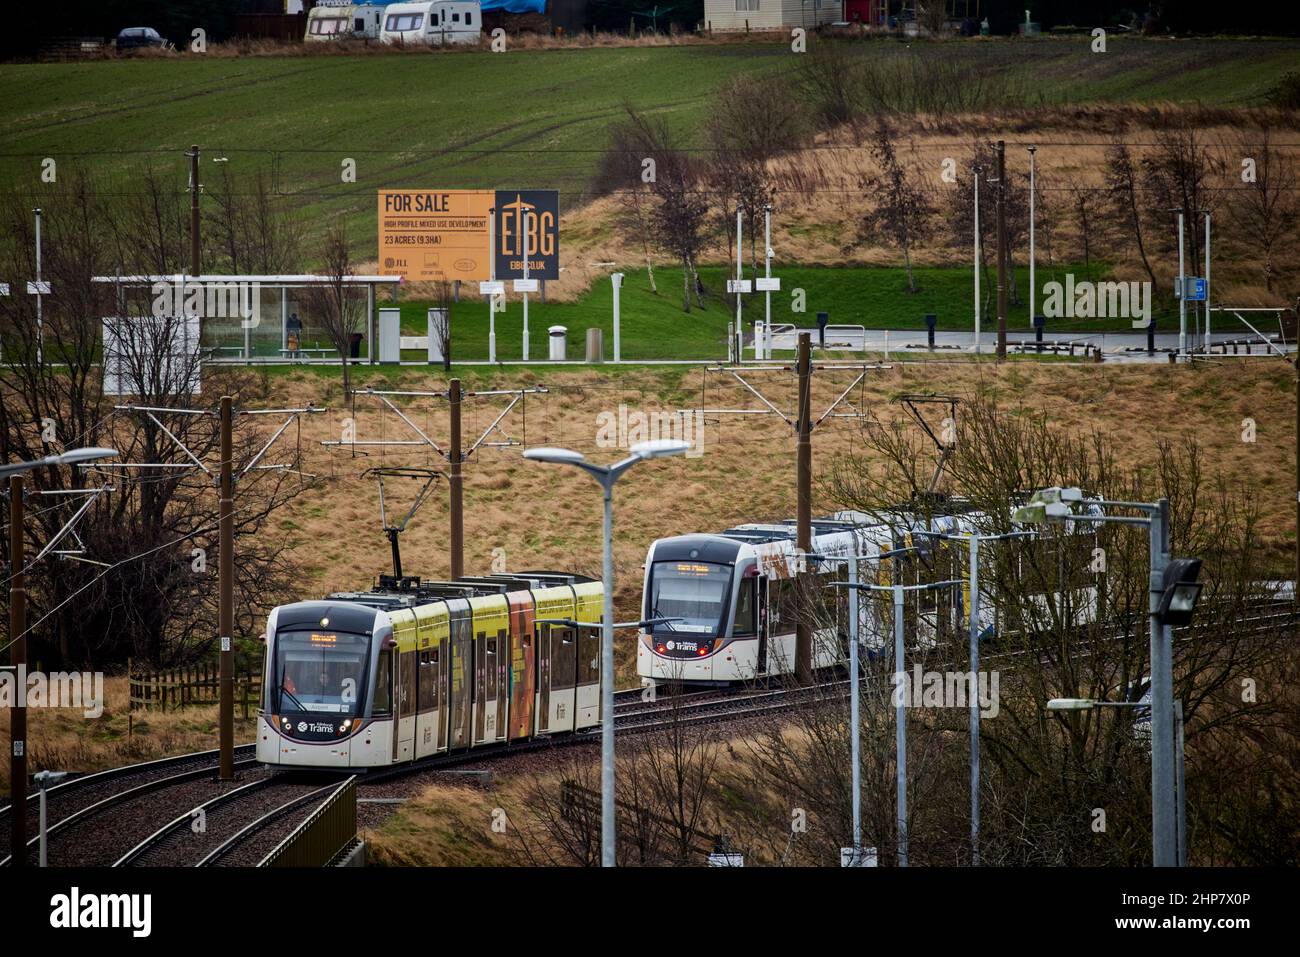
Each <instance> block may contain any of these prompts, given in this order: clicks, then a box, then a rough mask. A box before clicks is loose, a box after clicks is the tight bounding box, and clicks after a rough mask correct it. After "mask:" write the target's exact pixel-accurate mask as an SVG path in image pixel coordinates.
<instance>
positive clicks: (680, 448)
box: [630, 439, 691, 459]
mask: <svg viewBox="0 0 1300 957" xmlns="http://www.w3.org/2000/svg"><path fill="white" fill-rule="evenodd" d="M690 447H691V444H690V443H689V442H683V441H682V440H681V439H652V440H651V441H649V442H638V443H637V444H636V445H634V446H632V448H631V449H630V451H631V453H632V454H633V455H637V456H640V457H641V458H643V459H660V458H663V457H664V456H666V455H680V454H681V453H683V452H685V451H686V450H687V449H689V448H690Z"/></svg>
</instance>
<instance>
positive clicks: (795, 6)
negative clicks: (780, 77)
mask: <svg viewBox="0 0 1300 957" xmlns="http://www.w3.org/2000/svg"><path fill="white" fill-rule="evenodd" d="M841 19H843V10H842V4H841V0H704V24H705V27H706V28H707V29H710V30H716V31H720V32H727V31H733V30H740V31H744V30H782V31H785V30H792V29H794V28H795V27H803V28H804V29H805V30H812V29H813V28H814V27H818V26H821V25H822V24H825V23H835V22H837V21H839V20H841Z"/></svg>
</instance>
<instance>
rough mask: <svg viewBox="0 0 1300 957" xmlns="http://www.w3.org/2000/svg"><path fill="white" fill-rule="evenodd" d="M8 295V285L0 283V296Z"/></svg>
mask: <svg viewBox="0 0 1300 957" xmlns="http://www.w3.org/2000/svg"><path fill="white" fill-rule="evenodd" d="M7 295H9V283H7V282H0V296H7Z"/></svg>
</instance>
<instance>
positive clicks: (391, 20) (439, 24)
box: [380, 0, 483, 46]
mask: <svg viewBox="0 0 1300 957" xmlns="http://www.w3.org/2000/svg"><path fill="white" fill-rule="evenodd" d="M482 29H483V13H482V11H481V10H480V9H479V5H478V0H433V2H430V3H390V4H389V5H388V7H387V9H386V10H385V11H384V29H383V32H382V33H381V35H380V39H382V40H383V42H384V43H393V44H399V45H407V46H441V45H442V44H444V43H477V42H478V39H479V35H480V33H481V32H482Z"/></svg>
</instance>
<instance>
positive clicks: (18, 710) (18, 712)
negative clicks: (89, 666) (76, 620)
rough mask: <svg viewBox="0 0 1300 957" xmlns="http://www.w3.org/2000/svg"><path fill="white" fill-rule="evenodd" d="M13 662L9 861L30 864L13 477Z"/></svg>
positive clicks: (18, 524) (21, 590)
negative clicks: (28, 859) (28, 857)
mask: <svg viewBox="0 0 1300 957" xmlns="http://www.w3.org/2000/svg"><path fill="white" fill-rule="evenodd" d="M9 575H10V579H9V637H10V639H11V640H12V644H10V646H9V663H10V664H12V665H13V666H14V683H15V684H14V703H13V708H12V709H11V710H10V712H9V738H10V741H11V742H12V746H11V747H10V749H9V804H10V809H9V827H10V837H9V853H10V859H9V863H10V865H11V866H13V867H23V866H25V865H26V864H27V851H26V849H27V682H26V680H25V678H24V676H23V674H22V673H21V672H22V671H23V670H25V665H26V664H27V637H26V635H24V634H23V632H24V631H26V630H27V576H26V574H25V572H24V570H23V480H22V477H21V476H18V475H11V476H10V477H9Z"/></svg>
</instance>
